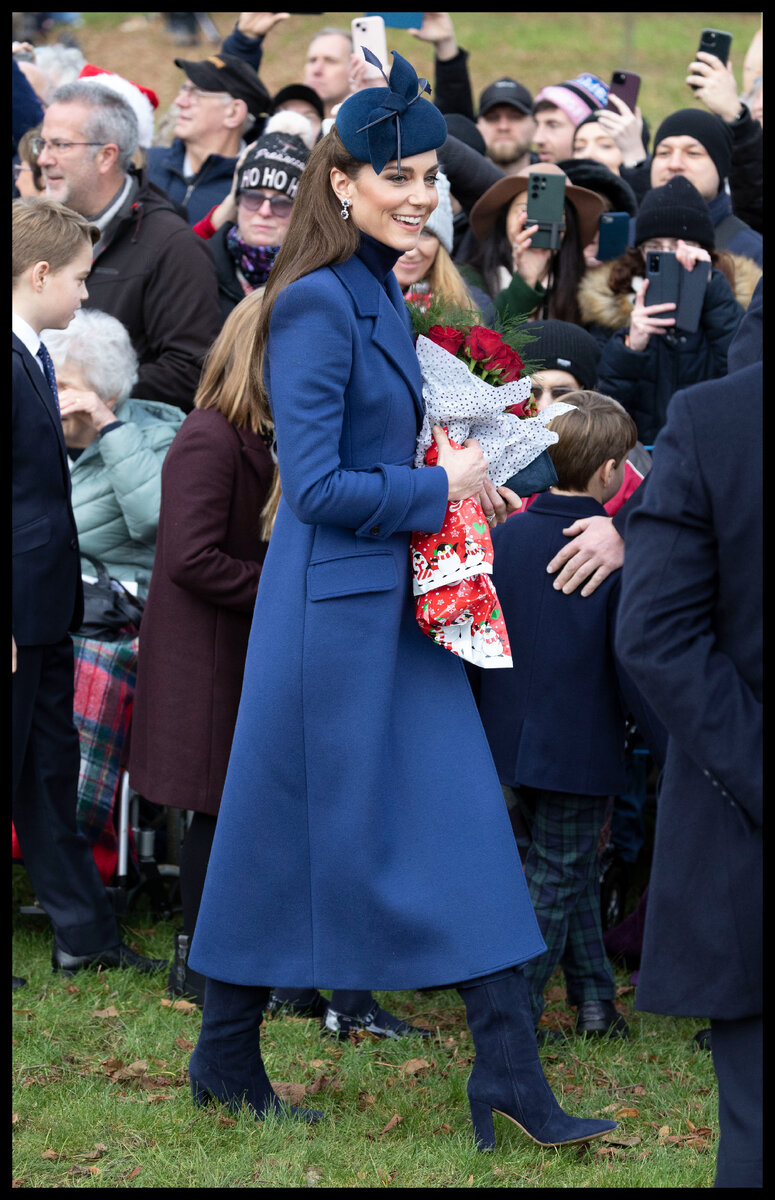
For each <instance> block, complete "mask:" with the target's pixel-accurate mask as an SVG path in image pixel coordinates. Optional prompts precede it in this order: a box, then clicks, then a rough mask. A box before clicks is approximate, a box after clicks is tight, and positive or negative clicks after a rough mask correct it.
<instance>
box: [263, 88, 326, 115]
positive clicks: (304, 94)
mask: <svg viewBox="0 0 775 1200" xmlns="http://www.w3.org/2000/svg"><path fill="white" fill-rule="evenodd" d="M287 100H303V101H304V103H305V104H309V105H310V106H311V107H312V108H314V110H315V112H316V113H317V114H318V116H319V117H320V119H321V121H322V120H323V117H324V116H325V110H324V108H323V101H322V100H321V99H320V96H319V95H318V94H317V92H315V91H313V90H312V88H311V87H307V86H306V84H303V83H289V84H288V85H287V87H284V88H280V90H279V92H278V93H277V95H276V96H274V97H273V98H272V112H273V113H275V112H277V110H278V108H280V107H281V106H282V105H283V104H285V102H286V101H287Z"/></svg>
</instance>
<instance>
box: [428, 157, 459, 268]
mask: <svg viewBox="0 0 775 1200" xmlns="http://www.w3.org/2000/svg"><path fill="white" fill-rule="evenodd" d="M449 190H450V189H449V180H448V179H447V177H446V175H445V174H444V172H443V171H439V173H438V175H437V176H436V191H437V192H438V194H439V202H438V204H437V205H436V207H435V209H434V210H433V212H432V213H431V215H430V216H429V217H428V220H427V221H426V222H425V226H424V228H425V229H427V230H428V232H429V233H433V234H435V235H436V237H437V238H438V239H439V241H440V242H441V244H442V246H443V247H444V249H445V250H446V252H447V254H451V253H452V239H453V229H452V205H451V204H450V202H449Z"/></svg>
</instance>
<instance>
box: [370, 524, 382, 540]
mask: <svg viewBox="0 0 775 1200" xmlns="http://www.w3.org/2000/svg"><path fill="white" fill-rule="evenodd" d="M379 531H380V526H379V525H372V527H371V529H370V530H369V533H370V534H371V536H372V537H379Z"/></svg>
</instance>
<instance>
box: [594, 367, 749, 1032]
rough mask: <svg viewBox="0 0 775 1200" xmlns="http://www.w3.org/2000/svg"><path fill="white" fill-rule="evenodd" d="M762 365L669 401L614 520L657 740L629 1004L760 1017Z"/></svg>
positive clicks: (633, 654)
mask: <svg viewBox="0 0 775 1200" xmlns="http://www.w3.org/2000/svg"><path fill="white" fill-rule="evenodd" d="M762 508H763V505H762V367H761V363H758V364H757V363H754V364H753V365H751V366H747V367H744V368H742V369H741V370H739V371H736V372H735V373H734V374H733V375H730V376H728V377H726V378H724V379H718V380H713V381H708V382H707V383H702V384H697V385H695V386H694V387H691V388H687V389H686V390H685V391H682V392H678V393H677V394H676V395H675V396H674V397H673V400H672V403H671V405H670V413H669V416H668V421H667V425H666V426H665V427H664V429H663V430H662V432H661V433H660V435H659V438H658V440H657V443H656V445H655V447H654V465H653V468H652V471H651V473H650V475H649V480H648V491H647V492H646V493H645V495H644V497H643V499H642V502H641V504H640V505H639V506H638V508H637V509H636V510H635V511H634V512H633V513H632V516H631V517H630V519H629V523H628V525H627V549H626V554H625V562H624V568H623V579H622V595H621V602H620V609H619V622H618V633H617V648H618V651H619V653H620V655H621V657H622V659H623V661H624V663H625V666H626V667H627V669H628V670H629V672H630V674H631V675H632V677H633V679H634V681H635V683H636V684H637V685H638V687H639V688H640V689H641V691H642V692H643V693H644V695H645V697H646V699H647V700H648V701H649V702H650V704H651V705H652V706H653V708H654V709H655V710H656V712H657V714H658V716H659V717H660V718H661V719H662V720H663V722H664V724H665V725H666V727H667V730H668V734H669V743H668V750H667V759H666V763H665V768H664V774H663V779H662V786H661V789H660V792H659V797H658V802H657V827H656V837H655V846H654V858H653V864H652V870H651V881H650V888H649V901H648V909H647V913H646V928H645V935H644V945H643V955H642V959H641V967H640V980H639V984H638V989H637V993H636V1005H637V1007H639V1008H642V1009H647V1010H649V1011H651V1012H662V1013H672V1014H675V1015H677V1016H687V1017H701V1018H707V1017H710V1018H718V1019H721V1020H736V1019H738V1018H742V1017H749V1016H755V1015H757V1014H759V1013H761V1011H762V1008H761V1005H762V979H761V968H762V946H761V911H762V845H761V824H762V808H763V797H762V777H761V775H762V748H763V721H762V626H763V619H762V618H763V614H762V521H763V518H762Z"/></svg>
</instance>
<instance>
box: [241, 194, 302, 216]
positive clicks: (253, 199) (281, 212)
mask: <svg viewBox="0 0 775 1200" xmlns="http://www.w3.org/2000/svg"><path fill="white" fill-rule="evenodd" d="M237 202H238V203H239V204H241V205H242V207H243V208H246V209H247V210H248V212H258V210H259V209H260V208H263V206H264V204H265V203H268V204H269V207H270V208H271V210H272V216H273V217H289V216H290V215H291V210H292V209H293V201H292V200H289V199H288V197H287V196H265V195H264V193H263V192H242V193H241V194H240V195H239V197H238V198H237Z"/></svg>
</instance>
